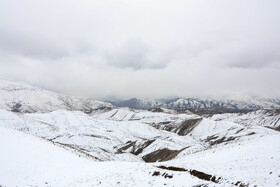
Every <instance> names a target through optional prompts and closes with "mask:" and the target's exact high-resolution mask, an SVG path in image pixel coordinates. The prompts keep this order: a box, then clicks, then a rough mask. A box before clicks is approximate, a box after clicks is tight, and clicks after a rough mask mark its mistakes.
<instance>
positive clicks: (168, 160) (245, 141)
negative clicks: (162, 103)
mask: <svg viewBox="0 0 280 187" xmlns="http://www.w3.org/2000/svg"><path fill="white" fill-rule="evenodd" d="M0 83H1V84H0V85H1V86H0V88H1V89H0V106H1V109H0V149H1V150H2V152H1V154H0V168H1V170H0V186H28V185H32V186H44V185H46V186H98V185H101V186H117V185H119V186H164V185H167V186H232V185H235V186H248V185H250V186H254V185H257V186H277V185H279V180H280V178H279V172H280V154H279V152H280V132H279V119H280V116H279V110H270V111H267V110H258V111H254V112H250V113H235V114H229V113H225V114H215V115H212V116H204V115H198V114H194V113H191V112H189V111H184V112H182V111H180V112H178V111H177V110H172V109H166V108H156V109H154V110H150V111H147V110H138V109H137V110H136V109H131V108H124V107H123V108H114V107H113V106H112V105H111V104H108V103H105V102H99V101H94V100H92V99H86V98H76V97H71V96H64V95H61V94H58V93H54V92H50V91H47V90H42V89H39V88H36V87H32V86H29V85H25V84H21V83H12V82H7V81H1V82H0ZM248 102H249V101H248ZM27 134H28V135H27ZM32 136H33V137H32ZM19 155H21V156H19ZM108 161H110V162H108ZM70 163H71V164H70ZM42 173H43V174H42Z"/></svg>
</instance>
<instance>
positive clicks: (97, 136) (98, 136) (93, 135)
mask: <svg viewBox="0 0 280 187" xmlns="http://www.w3.org/2000/svg"><path fill="white" fill-rule="evenodd" d="M80 135H81V136H89V137H93V138H101V139H105V140H110V139H109V138H107V137H105V136H100V135H95V134H80Z"/></svg>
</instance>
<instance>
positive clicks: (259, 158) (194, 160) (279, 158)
mask: <svg viewBox="0 0 280 187" xmlns="http://www.w3.org/2000/svg"><path fill="white" fill-rule="evenodd" d="M181 154H182V155H179V156H178V158H181V159H176V160H173V161H169V162H168V163H164V164H165V165H175V166H180V167H186V168H190V167H191V168H194V169H197V170H201V171H203V172H206V173H211V174H214V175H216V176H220V177H222V178H225V179H227V180H228V181H242V182H244V183H246V184H248V183H249V184H250V186H254V185H257V186H279V185H280V175H279V174H280V136H279V134H278V135H272V136H264V137H260V138H258V139H251V140H248V141H242V142H239V143H236V144H230V145H225V146H220V147H216V148H213V149H209V150H205V151H201V152H197V153H194V154H191V155H183V153H181Z"/></svg>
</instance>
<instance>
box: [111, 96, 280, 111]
mask: <svg viewBox="0 0 280 187" xmlns="http://www.w3.org/2000/svg"><path fill="white" fill-rule="evenodd" d="M108 102H110V103H111V104H113V105H114V106H117V107H130V108H135V109H145V110H147V109H155V108H160V107H164V108H169V109H175V110H186V109H210V110H225V111H240V110H260V109H280V99H264V98H257V97H249V96H247V97H246V98H234V99H200V98H175V99H155V100H153V99H150V100H147V99H137V98H132V99H128V100H118V101H108Z"/></svg>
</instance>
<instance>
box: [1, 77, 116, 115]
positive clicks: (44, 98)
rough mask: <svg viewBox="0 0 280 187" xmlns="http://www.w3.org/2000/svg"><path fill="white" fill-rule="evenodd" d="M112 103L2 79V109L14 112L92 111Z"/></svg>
mask: <svg viewBox="0 0 280 187" xmlns="http://www.w3.org/2000/svg"><path fill="white" fill-rule="evenodd" d="M104 107H112V105H111V104H109V103H105V102H100V101H95V100H93V99H89V98H79V97H72V96H66V95H61V94H58V93H55V92H51V91H47V90H43V89H40V88H37V87H33V86H30V85H28V84H24V83H17V82H9V81H3V80H0V109H5V110H11V111H14V112H29V113H33V112H43V113H44V112H51V111H55V110H61V109H64V110H72V111H75V110H79V111H84V112H87V113H90V112H92V111H94V110H96V109H100V108H104Z"/></svg>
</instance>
